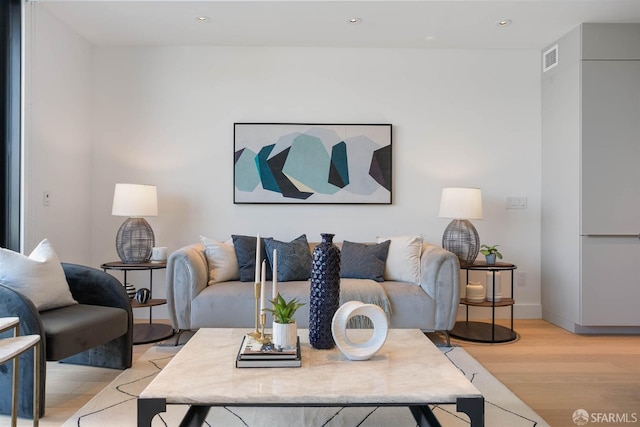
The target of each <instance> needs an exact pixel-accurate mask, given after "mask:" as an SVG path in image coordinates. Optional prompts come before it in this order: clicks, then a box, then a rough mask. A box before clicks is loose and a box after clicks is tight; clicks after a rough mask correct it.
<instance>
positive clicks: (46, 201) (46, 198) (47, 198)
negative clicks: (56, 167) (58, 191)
mask: <svg viewBox="0 0 640 427" xmlns="http://www.w3.org/2000/svg"><path fill="white" fill-rule="evenodd" d="M50 204H51V193H50V192H49V191H47V190H45V191H43V192H42V205H43V206H49V205H50Z"/></svg>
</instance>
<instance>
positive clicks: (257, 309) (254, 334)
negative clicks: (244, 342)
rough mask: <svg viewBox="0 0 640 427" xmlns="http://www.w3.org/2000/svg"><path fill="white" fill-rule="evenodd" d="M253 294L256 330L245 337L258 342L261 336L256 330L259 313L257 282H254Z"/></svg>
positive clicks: (258, 288)
mask: <svg viewBox="0 0 640 427" xmlns="http://www.w3.org/2000/svg"><path fill="white" fill-rule="evenodd" d="M253 294H254V296H255V297H256V310H255V315H256V330H255V331H253V332H250V333H248V334H247V335H248V336H250V337H253V338H256V339H258V340H259V339H260V338H262V334H261V333H260V330H259V329H258V316H259V312H260V283H259V282H255V283H254V288H253Z"/></svg>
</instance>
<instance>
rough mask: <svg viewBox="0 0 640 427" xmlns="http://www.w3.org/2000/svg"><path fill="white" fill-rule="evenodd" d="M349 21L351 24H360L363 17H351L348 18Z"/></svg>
mask: <svg viewBox="0 0 640 427" xmlns="http://www.w3.org/2000/svg"><path fill="white" fill-rule="evenodd" d="M347 22H348V23H349V24H359V23H361V22H362V19H360V18H349V19H347Z"/></svg>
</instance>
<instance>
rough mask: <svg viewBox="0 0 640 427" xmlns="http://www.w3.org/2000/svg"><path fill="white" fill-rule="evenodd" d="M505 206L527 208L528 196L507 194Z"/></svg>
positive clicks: (508, 207)
mask: <svg viewBox="0 0 640 427" xmlns="http://www.w3.org/2000/svg"><path fill="white" fill-rule="evenodd" d="M505 207H506V208H507V209H527V196H507V197H506V202H505Z"/></svg>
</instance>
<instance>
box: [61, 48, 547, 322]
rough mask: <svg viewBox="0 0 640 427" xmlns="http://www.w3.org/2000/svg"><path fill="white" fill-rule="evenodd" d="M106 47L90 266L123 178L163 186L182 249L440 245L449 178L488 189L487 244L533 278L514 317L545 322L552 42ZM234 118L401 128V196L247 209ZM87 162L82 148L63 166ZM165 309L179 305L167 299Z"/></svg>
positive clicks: (107, 243) (397, 189) (167, 233)
mask: <svg viewBox="0 0 640 427" xmlns="http://www.w3.org/2000/svg"><path fill="white" fill-rule="evenodd" d="M92 50H93V63H92V74H91V77H92V82H93V83H92V94H91V95H92V103H91V110H92V113H93V116H92V117H93V119H92V122H91V125H92V126H91V138H92V140H91V144H90V148H91V171H90V182H91V192H90V198H87V199H86V202H85V205H84V208H85V209H87V208H88V206H90V209H91V211H90V212H91V213H90V215H89V218H90V221H91V225H90V231H89V232H88V233H87V234H86V235H75V236H73V238H74V239H75V240H78V241H83V242H86V241H90V242H91V247H90V251H89V253H90V260H89V262H88V263H89V264H91V265H94V266H99V265H100V264H101V263H103V262H106V261H111V260H116V259H117V255H116V252H115V248H114V240H115V234H116V231H117V229H118V227H119V226H120V224H121V222H122V221H123V218H119V217H112V216H111V215H110V213H111V199H112V196H113V187H114V184H115V183H116V182H134V183H148V184H155V185H157V186H158V195H159V210H160V214H159V216H158V217H155V218H149V219H148V220H149V222H150V224H151V225H152V226H153V228H154V231H155V233H156V242H157V243H156V244H157V245H162V246H168V247H169V249H170V250H174V249H177V248H179V247H181V246H183V245H186V244H189V243H192V242H196V241H197V240H198V236H199V235H200V234H203V235H206V236H209V237H211V238H214V239H227V238H229V236H230V235H231V234H232V233H237V234H252V235H253V234H255V233H257V232H260V233H261V234H262V235H265V236H266V235H270V236H273V237H275V238H277V239H279V240H289V239H293V238H295V237H297V236H298V235H300V234H301V233H306V234H307V236H308V237H309V240H318V239H319V233H321V232H333V233H335V234H336V240H338V241H339V240H343V239H347V240H353V241H371V240H373V239H375V237H376V236H377V235H397V234H406V233H423V234H424V235H425V237H426V239H427V240H429V241H432V242H435V243H439V242H440V241H441V238H442V232H443V231H444V228H445V227H446V225H447V223H448V222H449V220H447V219H441V218H438V204H439V198H440V190H441V188H442V187H445V186H477V187H480V188H482V190H483V201H484V217H485V219H484V220H479V221H474V223H475V225H476V227H477V229H478V232H479V234H480V236H481V240H482V241H483V242H484V243H489V244H496V243H497V244H500V245H501V246H500V249H501V250H502V252H503V253H504V254H505V258H506V260H507V261H510V262H513V263H515V264H517V265H518V267H519V271H524V272H526V273H527V285H526V286H524V287H516V300H517V307H516V315H518V316H520V317H539V316H540V180H541V178H540V139H541V137H540V126H541V123H540V122H541V112H540V64H539V52H538V51H514V50H499V51H498V50H475V51H474V50H426V49H425V50H422V49H338V48H310V49H305V48H233V47H228V48H221V47H139V48H136V47H111V48H109V47H93V49H92ZM59 66H60V67H63V66H64V65H63V64H60V65H59ZM234 122H298V123H309V122H318V123H323V122H324V123H331V122H334V123H391V124H393V126H394V132H393V138H394V140H393V163H394V165H393V167H394V170H393V175H394V176H393V179H394V182H393V185H394V194H393V198H394V203H393V204H392V205H390V206H362V205H356V206H340V205H338V206H336V205H314V206H304V205H234V204H233V193H232V191H233V188H232V185H233V123H234ZM75 163H76V162H75V160H74V159H71V158H69V159H68V160H67V162H66V163H62V164H60V165H59V167H60V168H61V169H64V168H71V167H72V166H73V165H75ZM507 195H525V196H527V197H528V209H526V210H506V209H505V208H504V197H505V196H507ZM69 210H71V207H69ZM63 215H64V214H60V217H62V216H63ZM51 231H53V230H51ZM66 255H67V253H65V252H62V254H61V257H62V258H63V259H64V258H65V256H66ZM130 277H131V281H132V282H133V283H134V284H135V285H136V286H139V287H140V286H145V285H146V283H147V280H148V274H146V273H145V274H140V275H138V276H135V275H131V276H130ZM154 284H155V286H154V296H156V297H162V296H163V295H164V278H163V277H162V275H158V274H157V275H155V276H154ZM147 313H148V312H147V311H144V312H140V313H137V315H139V316H143V315H145V314H147ZM506 314H507V311H504V312H502V313H501V315H504V316H506ZM482 315H483V317H484V318H486V317H487V316H489V313H488V312H486V311H485V312H482ZM154 316H155V317H166V311H164V310H163V307H157V308H154ZM504 316H503V317H504Z"/></svg>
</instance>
